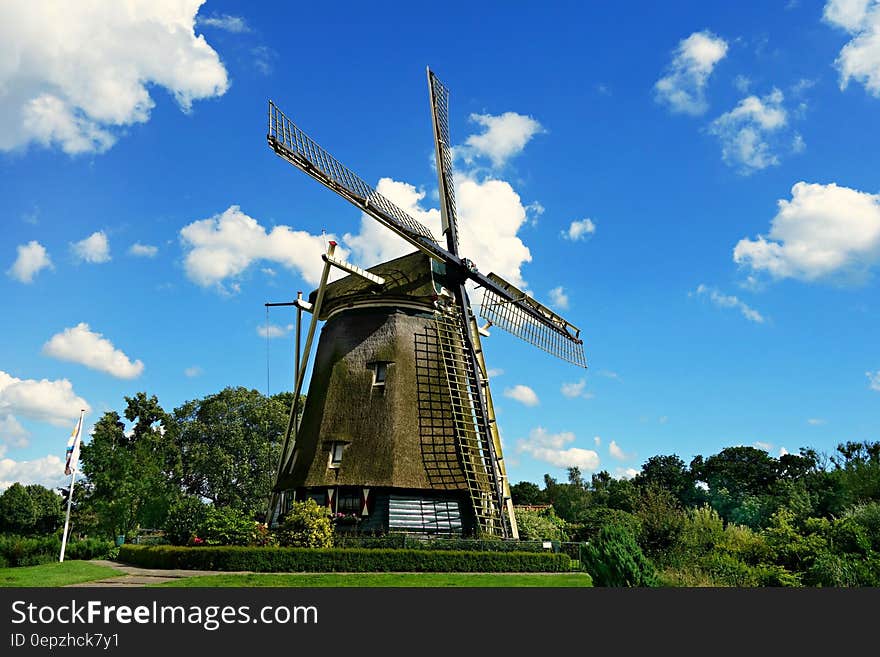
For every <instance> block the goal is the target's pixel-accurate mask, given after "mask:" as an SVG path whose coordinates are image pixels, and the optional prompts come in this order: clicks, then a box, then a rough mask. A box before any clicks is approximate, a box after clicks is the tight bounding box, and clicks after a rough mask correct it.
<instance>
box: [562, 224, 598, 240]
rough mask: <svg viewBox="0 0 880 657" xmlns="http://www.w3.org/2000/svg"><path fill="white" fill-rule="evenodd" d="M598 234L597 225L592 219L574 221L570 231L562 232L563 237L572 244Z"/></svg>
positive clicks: (569, 228)
mask: <svg viewBox="0 0 880 657" xmlns="http://www.w3.org/2000/svg"><path fill="white" fill-rule="evenodd" d="M595 232H596V224H595V223H593V220H592V219H589V218H587V219H577V220H575V221H572V222H571V224H569V226H568V230H564V231H562V236H563V237H564V238H565V239H567V240H571V241H572V242H578V241H583V240H585V239H587V238H588V237H590V236H591V235H592V234H593V233H595Z"/></svg>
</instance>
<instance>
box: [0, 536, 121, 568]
mask: <svg viewBox="0 0 880 657" xmlns="http://www.w3.org/2000/svg"><path fill="white" fill-rule="evenodd" d="M112 548H113V543H111V542H110V541H103V540H100V539H96V538H91V539H84V540H81V541H70V542H69V543H68V544H67V547H66V548H65V550H64V558H65V559H71V560H73V559H106V558H108V557H109V556H110V550H111V549H112ZM60 553H61V538H60V536H58V535H56V534H53V535H51V536H39V537H25V536H16V535H12V534H6V535H0V562H5V563H6V567H16V566H38V565H40V564H44V563H49V562H51V561H57V560H58V555H59V554H60Z"/></svg>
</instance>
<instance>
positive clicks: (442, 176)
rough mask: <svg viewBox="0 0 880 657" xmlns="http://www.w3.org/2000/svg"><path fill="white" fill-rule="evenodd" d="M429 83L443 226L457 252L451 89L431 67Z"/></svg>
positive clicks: (449, 242)
mask: <svg viewBox="0 0 880 657" xmlns="http://www.w3.org/2000/svg"><path fill="white" fill-rule="evenodd" d="M428 83H429V85H430V91H431V114H432V117H433V119H434V143H435V147H436V149H437V177H438V179H439V183H440V196H441V203H440V209H441V214H442V215H443V224H444V226H443V227H444V230H447V231H448V234H449V236H450V237H449V239H448V244H449V250H450V251H452V252H453V253H456V254H457V253H458V216H457V213H456V209H455V183H454V181H453V179H452V151H451V150H450V148H449V90H448V89H447V88H446V87H445V86H444V85H443V83H442V82H440V80H438V79H437V76H436V75H434V73H432V72H431V70H430V69H428ZM444 199H445V203H444V202H443V201H444Z"/></svg>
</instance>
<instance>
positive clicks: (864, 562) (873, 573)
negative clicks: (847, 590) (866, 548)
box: [805, 552, 880, 587]
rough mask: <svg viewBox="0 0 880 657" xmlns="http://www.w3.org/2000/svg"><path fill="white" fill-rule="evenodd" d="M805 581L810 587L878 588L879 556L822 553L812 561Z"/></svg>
mask: <svg viewBox="0 0 880 657" xmlns="http://www.w3.org/2000/svg"><path fill="white" fill-rule="evenodd" d="M805 580H806V582H807V583H808V584H810V585H812V586H838V587H840V586H872V587H876V586H880V555H878V554H877V553H876V552H872V553H871V554H870V555H869V556H868V558H865V557H861V556H856V555H852V554H834V553H831V552H823V553H821V554H819V555H818V556H817V557H816V559H814V560H813V564H812V565H811V566H810V568H809V569H808V570H807V572H806V574H805Z"/></svg>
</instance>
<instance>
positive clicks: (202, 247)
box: [180, 205, 389, 290]
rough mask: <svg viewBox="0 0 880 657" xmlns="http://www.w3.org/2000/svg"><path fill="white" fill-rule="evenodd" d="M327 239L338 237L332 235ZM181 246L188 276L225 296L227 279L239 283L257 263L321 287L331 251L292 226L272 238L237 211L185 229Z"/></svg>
mask: <svg viewBox="0 0 880 657" xmlns="http://www.w3.org/2000/svg"><path fill="white" fill-rule="evenodd" d="M374 223H376V222H374ZM382 230H384V231H385V232H386V233H388V232H389V231H388V230H387V229H384V228H383V229H382ZM326 239H327V240H332V239H334V237H333V235H327V236H326ZM180 240H181V243H182V244H183V248H184V250H185V251H186V256H185V258H184V269H185V270H186V274H187V276H188V277H189V279H190V280H191V281H193V282H194V283H196V284H198V285H201V286H203V287H212V286H213V287H217V288H218V289H220V290H226V289H227V288H226V287H225V286H224V282H226V281H227V280H228V279H233V281H234V279H237V278H238V277H239V276H240V275H241V274H242V273H243V272H244V271H245V270H246V269H248V267H250V266H251V265H252V264H253V263H255V262H260V261H268V262H274V263H277V264H280V265H283V266H284V267H287V268H288V269H290V270H293V271H296V272H297V273H299V274H300V275H301V276H302V277H303V278H304V279H305V280H306V282H307V283H309V284H312V285H317V284H318V281H319V280H320V277H321V270H322V269H323V267H324V263H323V262H322V260H321V255H322V254H323V253H325V251H326V246H325V242H324V238H323V237H322V236H320V235H312V234H310V233H307V232H305V231H301V230H293V229H291V228H290V227H289V226H275V227H274V228H272V230H271V231H268V232H267V231H266V229H265V228H264V227H263V226H262V225H260V224H259V222H257V220H256V219H254V218H253V217H250V216H248V215H246V214H245V213H244V212H242V211H241V208H240V207H239V206H237V205H232V206H230V207H229V208H228V209H227V210H226V211H224V212H222V213H221V214H217V215H214V216H213V217H210V218H208V219H201V220H199V221H194V222H192V223H191V224H188V225H186V226H184V227H183V228H182V229H181V230H180ZM336 254H337V256H338V257H340V258H345V257H346V254H347V252H346V251H345V250H344V249H341V248H340V249H337V251H336ZM234 285H235V283H233V289H234Z"/></svg>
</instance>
